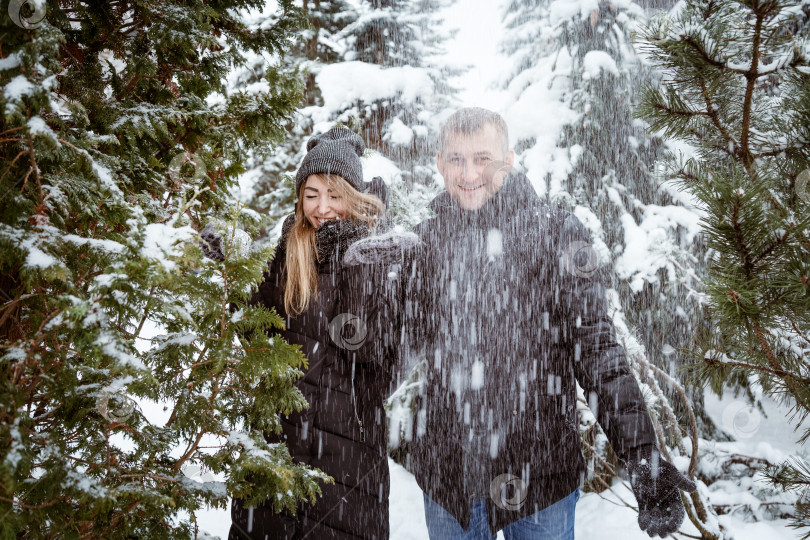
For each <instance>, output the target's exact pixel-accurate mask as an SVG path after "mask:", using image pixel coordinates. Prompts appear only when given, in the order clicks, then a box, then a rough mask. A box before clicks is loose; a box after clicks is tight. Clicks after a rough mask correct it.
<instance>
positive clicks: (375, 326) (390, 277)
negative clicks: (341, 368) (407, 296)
mask: <svg viewBox="0 0 810 540" xmlns="http://www.w3.org/2000/svg"><path fill="white" fill-rule="evenodd" d="M396 266H397V265H391V264H388V263H386V264H360V265H356V266H351V267H343V268H342V269H341V271H340V273H339V275H338V292H337V305H336V309H335V312H334V313H335V315H334V316H333V317H332V320H331V321H330V323H329V328H328V331H329V338H330V339H331V341H332V342H333V343H334V344H335V345H336V346H337V348H338V349H340V350H341V352H342V354H343V356H344V357H345V358H346V359H347V360H349V361H352V362H358V363H364V364H366V363H378V364H381V363H384V362H390V361H391V359H392V358H393V357H394V355H395V354H396V351H397V349H398V345H399V342H400V333H401V324H400V321H399V310H398V309H397V303H398V298H399V275H398V272H397V271H396V270H397V269H396ZM386 367H390V366H386Z"/></svg>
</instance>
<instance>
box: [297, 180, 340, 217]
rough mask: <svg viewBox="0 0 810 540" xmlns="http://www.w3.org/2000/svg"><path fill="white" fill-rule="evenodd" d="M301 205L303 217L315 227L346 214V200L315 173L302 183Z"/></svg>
mask: <svg viewBox="0 0 810 540" xmlns="http://www.w3.org/2000/svg"><path fill="white" fill-rule="evenodd" d="M302 205H303V211H304V217H306V218H307V220H308V221H309V222H310V223H311V224H312V226H313V227H315V228H316V229H317V228H318V227H320V226H321V225H323V224H324V223H325V222H327V221H330V220H333V219H343V218H344V217H345V216H346V202H345V201H344V200H343V197H341V196H340V194H339V193H337V191H335V190H334V189H332V188H330V187H329V186H328V184H327V183H326V182H325V181H324V180H323V179H322V178H321V177H320V176H318V175H316V174H310V175H309V176H308V177H307V180H306V182H305V183H304V199H303V201H302Z"/></svg>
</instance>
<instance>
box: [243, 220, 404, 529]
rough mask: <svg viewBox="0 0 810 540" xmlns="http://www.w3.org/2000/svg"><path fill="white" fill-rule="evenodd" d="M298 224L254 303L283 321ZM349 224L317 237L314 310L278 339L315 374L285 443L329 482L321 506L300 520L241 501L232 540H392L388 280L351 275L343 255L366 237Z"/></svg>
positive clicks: (287, 424)
mask: <svg viewBox="0 0 810 540" xmlns="http://www.w3.org/2000/svg"><path fill="white" fill-rule="evenodd" d="M293 219H294V216H290V217H289V218H288V219H287V220H286V221H285V224H284V227H283V231H284V232H283V233H282V238H281V240H280V242H279V247H278V248H277V250H276V254H275V256H274V259H273V261H272V262H271V263H270V265H269V269H268V271H267V272H266V273H265V276H264V281H263V282H262V283H261V285H260V286H259V288H258V291H257V292H256V293H255V295H254V296H253V298H252V300H251V301H252V302H261V303H262V304H263V305H264V306H266V307H268V308H275V310H276V312H278V313H279V314H284V313H285V311H284V287H283V282H282V279H281V273H282V269H283V262H284V257H285V250H284V247H285V245H286V239H287V235H288V233H289V230H290V229H291V226H292V223H293V222H292V220H293ZM367 232H368V231H367V229H366V228H365V227H364V226H361V225H358V224H357V223H356V222H352V221H340V222H330V223H327V224H325V225H323V226H322V227H320V228H319V229H318V232H317V245H318V252H319V259H320V260H321V261H322V262H321V263H320V264H319V265H318V295H317V299H313V301H312V302H311V303H310V306H309V309H307V310H306V311H305V312H303V313H301V314H300V315H298V316H295V317H289V316H288V317H285V323H286V329H285V330H283V331H280V332H279V335H280V336H281V337H283V338H284V339H285V340H286V341H287V342H288V343H291V344H296V345H300V346H301V351H302V352H303V353H304V355H305V356H306V358H307V361H308V367H307V369H306V370H305V373H304V376H303V377H302V378H301V379H299V380H298V381H297V382H296V385H297V387H298V388H299V389H300V390H301V392H302V393H303V395H304V397H305V398H306V400H307V401H308V402H309V408H307V409H304V410H302V411H301V412H298V413H293V414H291V415H289V416H287V417H284V418H283V419H282V425H283V433H282V435H280V436H278V435H275V434H267V435H266V438H267V440H268V441H269V442H278V441H283V442H285V443H286V444H287V447H288V448H289V451H290V454H291V455H292V457H293V459H295V460H296V461H298V462H301V463H306V464H307V465H310V466H312V467H315V468H318V469H320V470H322V471H324V472H325V473H326V474H328V475H330V476H332V477H333V478H334V480H335V483H334V484H326V485H322V490H323V495H322V497H320V498H319V499H318V501H317V502H316V504H315V505H314V506H312V505H310V504H309V503H301V504H300V505H299V507H298V512H297V513H296V515H292V514H291V513H289V512H287V511H286V510H285V511H283V512H282V513H281V514H276V513H274V511H273V509H272V505H267V506H264V505H262V506H259V507H256V508H253V509H252V510H251V509H248V508H244V507H243V505H242V504H241V501H239V500H237V499H234V501H233V507H232V511H231V517H232V526H231V530H230V534H229V539H232V540H235V539H240V540H241V539H247V538H250V539H260V540H264V539H265V538H270V539H282V538H284V539H303V538H307V539H310V540H320V539H326V538H331V539H345V540H348V539H361V538H362V539H376V540H382V539H385V538H388V528H389V524H388V491H389V477H388V463H387V455H386V448H387V443H386V441H387V439H386V424H385V411H384V409H383V401H384V399H385V398H386V396H387V395H388V393H389V392H390V380H391V376H390V373H391V369H392V366H393V362H394V356H395V349H394V347H393V344H392V343H391V342H390V339H391V338H392V337H393V335H392V332H390V328H391V324H392V323H391V322H390V321H388V320H387V319H386V317H387V315H386V313H385V310H384V309H382V308H381V307H382V306H383V305H385V304H384V301H385V298H386V293H385V292H384V291H383V290H382V289H383V288H384V287H385V285H386V282H385V276H382V275H381V274H380V272H377V271H376V270H377V269H375V268H373V267H371V266H368V265H366V266H354V267H350V268H347V267H345V266H344V265H343V264H342V258H343V254H344V253H345V250H346V248H347V247H348V245H349V244H351V243H352V242H353V241H355V240H358V239H360V238H362V237H363V236H365V235H366V234H367Z"/></svg>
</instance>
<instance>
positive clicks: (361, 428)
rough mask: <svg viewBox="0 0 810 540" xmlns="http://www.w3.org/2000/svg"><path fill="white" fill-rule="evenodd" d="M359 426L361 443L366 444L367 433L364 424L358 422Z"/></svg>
mask: <svg viewBox="0 0 810 540" xmlns="http://www.w3.org/2000/svg"><path fill="white" fill-rule="evenodd" d="M357 424H358V425H359V426H360V442H366V432H365V431H364V430H363V422H361V421H360V420H358V421H357Z"/></svg>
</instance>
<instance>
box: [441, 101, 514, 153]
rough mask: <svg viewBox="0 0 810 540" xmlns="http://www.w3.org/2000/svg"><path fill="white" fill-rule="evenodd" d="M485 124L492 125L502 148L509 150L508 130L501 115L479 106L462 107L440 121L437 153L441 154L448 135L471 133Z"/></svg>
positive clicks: (477, 130)
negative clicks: (498, 136)
mask: <svg viewBox="0 0 810 540" xmlns="http://www.w3.org/2000/svg"><path fill="white" fill-rule="evenodd" d="M487 124H490V125H492V126H493V127H494V128H495V131H496V132H497V133H498V135H500V138H501V144H502V146H503V148H502V150H503V152H504V153H506V151H507V150H509V130H508V129H507V127H506V121H505V120H504V119H503V117H502V116H501V115H500V114H498V113H496V112H494V111H490V110H489V109H484V108H481V107H464V108H462V109H459V110H457V111H456V112H454V113H453V114H451V115H450V116H449V117H448V118H447V120H445V121H444V122H443V123H442V126H441V129H440V131H439V153H440V154H443V153H444V149H445V148H446V147H447V143H448V141H449V140H450V137H451V136H452V135H454V134H457V133H462V134H464V135H472V134H473V133H477V132H479V131H481V130H482V129H484V127H486V125H487Z"/></svg>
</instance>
